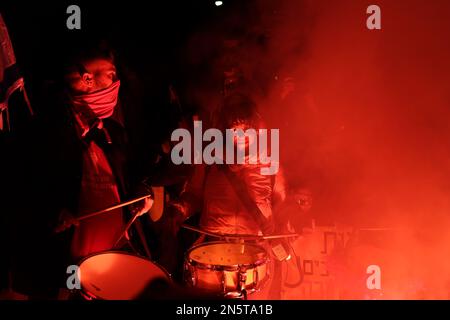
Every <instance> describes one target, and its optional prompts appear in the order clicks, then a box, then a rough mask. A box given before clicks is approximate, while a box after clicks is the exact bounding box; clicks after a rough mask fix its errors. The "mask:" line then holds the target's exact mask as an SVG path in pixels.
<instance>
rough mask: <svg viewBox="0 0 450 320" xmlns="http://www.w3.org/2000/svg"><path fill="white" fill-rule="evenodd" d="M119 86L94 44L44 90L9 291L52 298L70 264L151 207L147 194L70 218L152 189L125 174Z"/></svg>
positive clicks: (110, 61) (104, 245)
mask: <svg viewBox="0 0 450 320" xmlns="http://www.w3.org/2000/svg"><path fill="white" fill-rule="evenodd" d="M121 86H122V83H121V81H120V79H119V78H118V76H117V71H116V64H115V61H114V57H113V55H112V54H111V51H110V50H109V49H103V48H97V47H94V48H93V49H90V50H87V49H86V50H84V51H83V52H81V53H78V54H77V55H74V58H73V59H71V60H70V61H69V63H68V64H67V68H66V69H65V72H64V87H63V88H62V87H61V88H58V87H56V89H57V90H55V92H54V94H53V93H50V94H49V95H52V94H53V95H55V96H58V98H57V99H54V100H55V102H54V103H48V104H47V105H45V107H46V108H47V110H46V112H45V113H44V112H42V113H41V114H40V118H41V119H40V120H41V121H40V131H42V132H40V135H39V139H36V140H39V141H38V142H37V145H38V147H36V149H37V150H38V153H39V155H38V156H36V160H35V162H37V163H36V164H35V165H36V167H35V168H34V169H33V170H30V171H32V173H33V174H34V175H35V176H34V177H30V181H32V182H33V183H32V184H29V185H30V189H31V190H30V192H29V193H30V194H32V195H33V199H35V200H33V201H34V203H33V207H32V212H33V214H32V216H31V217H30V221H34V222H33V223H31V224H30V223H29V224H27V227H26V228H27V229H29V230H27V231H24V232H23V234H22V235H18V236H17V238H18V239H19V242H23V246H22V247H23V248H22V249H20V250H16V252H18V254H17V255H18V259H17V260H18V261H17V264H18V265H19V267H18V268H16V270H15V271H16V273H15V274H14V276H13V277H14V278H15V280H16V281H14V282H15V285H16V287H17V288H16V291H18V292H21V293H24V294H27V295H30V296H33V295H35V296H37V297H40V296H44V297H54V292H55V289H57V288H58V287H59V288H64V287H65V281H66V278H67V274H65V272H66V269H67V267H68V266H69V265H71V264H79V262H80V261H81V260H82V259H83V258H85V257H87V256H89V255H92V254H95V253H98V252H101V251H105V250H111V249H113V248H114V247H115V244H116V242H117V240H118V239H119V238H120V236H121V235H122V234H123V230H124V227H125V225H126V222H127V221H128V220H129V219H130V217H131V215H133V214H138V215H140V214H144V213H146V212H148V211H149V209H150V208H151V206H152V203H153V202H152V199H151V198H146V199H145V200H143V201H141V202H139V203H137V204H136V205H134V206H131V207H129V208H121V209H116V210H114V211H110V212H108V213H106V214H102V215H99V216H96V217H94V218H90V219H86V220H82V221H78V220H76V219H75V218H78V217H80V216H83V215H86V214H88V213H92V212H95V211H98V210H102V209H104V208H107V207H110V206H113V205H115V204H118V203H121V202H124V201H126V200H128V199H130V198H136V197H140V196H145V195H149V194H151V187H149V186H146V185H145V183H139V182H140V181H141V180H140V179H133V178H132V177H131V176H132V175H131V174H130V172H129V171H130V170H129V168H130V167H132V166H131V165H129V161H130V153H131V152H130V148H129V139H128V135H127V133H128V132H127V127H126V125H125V123H126V121H125V118H126V117H125V116H124V114H125V113H124V112H123V110H124V107H125V105H122V101H121V99H119V93H120V88H121ZM61 93H63V94H62V95H61ZM58 94H59V95H58ZM49 100H51V99H49ZM127 106H128V105H127ZM128 111H129V110H128ZM143 180H144V179H142V181H143ZM135 226H136V224H135ZM138 233H139V232H138ZM126 238H128V235H127V237H122V240H123V241H122V242H126V241H125V239H126ZM139 245H142V243H139ZM116 249H121V247H120V246H119V247H117V248H116ZM139 249H141V250H142V248H139ZM38 261H39V262H40V263H37V262H38ZM30 265H32V266H33V267H32V268H30V267H29V266H30ZM24 268H25V269H26V270H23V269H24ZM33 268H34V269H33Z"/></svg>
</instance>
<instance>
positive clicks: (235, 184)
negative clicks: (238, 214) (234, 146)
mask: <svg viewBox="0 0 450 320" xmlns="http://www.w3.org/2000/svg"><path fill="white" fill-rule="evenodd" d="M218 167H219V168H220V169H222V171H223V172H224V173H225V176H226V177H227V179H228V181H229V182H230V184H231V186H232V188H233V189H234V191H235V193H236V195H237V196H238V197H239V199H240V200H241V201H242V203H243V204H244V206H245V207H246V208H247V210H248V211H249V212H250V213H251V214H252V215H253V217H254V218H255V220H256V222H257V223H258V225H259V226H260V228H261V230H262V231H263V233H265V234H268V233H272V232H273V231H274V230H273V229H274V223H273V217H272V216H270V217H269V218H266V217H265V216H264V214H263V213H262V212H261V210H260V209H259V207H258V206H257V204H256V203H255V202H254V201H253V200H252V198H251V197H250V194H249V193H248V190H247V187H246V185H245V184H244V182H243V181H242V180H241V179H240V178H239V177H238V176H237V175H236V174H235V173H234V172H232V171H231V170H230V168H229V167H228V166H218Z"/></svg>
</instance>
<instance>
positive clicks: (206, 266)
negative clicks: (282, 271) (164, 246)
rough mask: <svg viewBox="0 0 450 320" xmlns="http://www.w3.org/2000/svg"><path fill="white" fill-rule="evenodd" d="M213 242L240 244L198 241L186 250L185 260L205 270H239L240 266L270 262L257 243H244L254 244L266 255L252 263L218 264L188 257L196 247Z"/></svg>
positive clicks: (252, 266)
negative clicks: (198, 242)
mask: <svg viewBox="0 0 450 320" xmlns="http://www.w3.org/2000/svg"><path fill="white" fill-rule="evenodd" d="M215 244H241V243H235V242H226V241H211V242H204V243H200V244H198V245H195V246H193V247H192V248H190V249H189V250H188V251H187V252H186V255H185V261H186V262H187V263H188V264H189V265H191V266H193V267H198V268H199V269H205V270H214V271H239V270H240V269H241V268H242V267H245V268H248V269H252V268H257V267H260V266H262V265H264V264H267V263H269V262H270V259H269V254H268V252H267V250H266V249H265V248H264V247H262V246H260V245H258V244H254V243H246V245H251V246H256V247H259V248H261V249H263V250H264V253H265V255H266V256H265V257H264V258H261V259H258V260H256V261H255V262H253V263H248V264H247V263H241V264H230V265H226V266H225V265H218V264H209V263H203V262H199V261H196V260H193V259H192V258H190V256H189V255H190V253H191V252H192V251H193V250H195V249H198V248H200V247H204V246H207V245H215ZM244 244H245V243H244Z"/></svg>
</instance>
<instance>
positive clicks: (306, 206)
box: [295, 189, 312, 212]
mask: <svg viewBox="0 0 450 320" xmlns="http://www.w3.org/2000/svg"><path fill="white" fill-rule="evenodd" d="M295 202H296V203H297V204H298V206H299V207H300V209H301V210H302V211H303V212H308V211H309V210H311V207H312V194H311V192H310V191H309V190H306V189H301V190H299V191H297V192H296V194H295Z"/></svg>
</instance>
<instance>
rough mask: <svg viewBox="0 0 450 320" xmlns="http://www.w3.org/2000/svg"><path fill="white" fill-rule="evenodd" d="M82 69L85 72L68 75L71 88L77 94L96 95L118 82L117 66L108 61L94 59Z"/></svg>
mask: <svg viewBox="0 0 450 320" xmlns="http://www.w3.org/2000/svg"><path fill="white" fill-rule="evenodd" d="M81 67H82V69H83V71H81V72H73V73H71V74H69V75H68V79H69V84H70V88H71V89H72V91H74V92H75V93H76V94H86V93H94V92H97V91H100V90H103V89H106V88H108V87H109V86H111V85H112V84H113V82H115V81H117V80H118V78H117V72H116V66H115V65H114V63H113V62H112V61H110V60H108V59H100V58H99V59H93V60H91V61H88V62H86V63H84V64H83V65H82V66H81Z"/></svg>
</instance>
